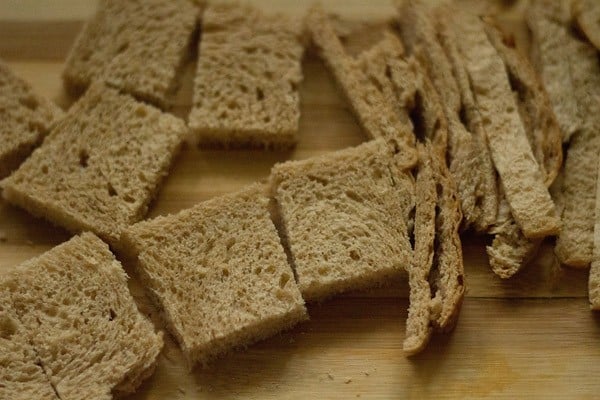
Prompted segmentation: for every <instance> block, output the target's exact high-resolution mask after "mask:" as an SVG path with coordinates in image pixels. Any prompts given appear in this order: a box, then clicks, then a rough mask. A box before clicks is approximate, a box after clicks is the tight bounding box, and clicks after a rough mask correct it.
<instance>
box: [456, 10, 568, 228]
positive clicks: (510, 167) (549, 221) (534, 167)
mask: <svg viewBox="0 0 600 400" xmlns="http://www.w3.org/2000/svg"><path fill="white" fill-rule="evenodd" d="M452 18H453V21H454V23H453V26H454V27H455V29H456V31H457V33H458V37H459V38H460V39H461V40H459V41H458V45H459V50H460V52H461V54H462V55H463V56H464V62H465V68H466V70H467V73H468V75H469V78H470V81H471V83H472V85H473V89H474V94H475V101H476V103H477V106H478V109H479V113H480V114H481V117H482V124H483V128H484V130H485V133H486V137H487V139H488V143H489V146H490V152H491V155H492V160H493V161H494V165H495V167H496V170H497V171H498V174H499V176H500V178H501V181H502V185H503V188H504V192H505V194H506V198H507V200H508V203H509V204H510V207H511V210H512V213H513V216H514V218H515V220H516V221H517V223H518V224H519V226H520V227H521V229H522V231H523V234H524V235H525V237H527V238H530V239H536V238H542V237H545V236H549V235H554V234H557V233H558V232H559V230H560V220H559V218H558V215H557V214H556V210H555V207H554V203H553V202H552V199H551V198H550V194H549V192H548V189H547V188H546V186H545V185H544V177H543V176H542V174H541V171H540V168H539V166H538V164H537V162H536V161H535V158H534V156H533V152H532V149H531V146H530V145H529V142H528V140H527V135H526V133H525V128H524V126H523V123H522V122H521V118H520V116H519V113H518V109H517V107H518V106H517V104H516V101H515V99H514V97H513V95H512V91H511V88H510V84H509V81H508V77H507V76H506V70H505V67H504V63H503V61H502V59H501V58H500V57H499V56H498V54H497V52H496V50H495V48H494V47H493V46H492V45H491V43H490V42H489V40H488V38H487V35H486V33H485V29H484V27H483V23H482V21H481V20H480V19H479V18H478V17H477V16H475V15H472V14H469V13H468V12H465V11H459V10H455V11H454V13H453V15H452ZM524 188H527V190H526V191H525V190H523V189H524Z"/></svg>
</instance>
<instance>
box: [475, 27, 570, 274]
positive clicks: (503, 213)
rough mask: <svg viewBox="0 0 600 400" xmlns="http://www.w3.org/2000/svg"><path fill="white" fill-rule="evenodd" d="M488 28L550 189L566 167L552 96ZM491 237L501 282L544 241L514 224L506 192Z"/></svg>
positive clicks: (490, 249)
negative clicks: (551, 100)
mask: <svg viewBox="0 0 600 400" xmlns="http://www.w3.org/2000/svg"><path fill="white" fill-rule="evenodd" d="M484 27H485V30H486V33H487V35H488V39H489V40H490V42H491V43H492V45H493V46H494V48H495V49H496V51H498V55H499V56H500V57H501V58H502V60H503V62H504V65H505V68H506V72H507V74H508V78H509V82H510V84H511V88H512V91H513V94H514V97H515V99H516V101H517V105H518V110H519V115H520V117H521V121H522V122H523V125H524V127H525V132H526V133H527V138H528V141H529V145H530V146H531V149H532V150H533V154H534V156H535V159H536V161H537V163H538V165H539V167H540V170H541V172H542V175H543V176H544V178H545V184H546V186H547V187H550V185H551V184H552V183H553V182H554V179H555V178H556V176H557V175H558V173H559V171H560V167H561V165H562V138H561V131H560V127H559V126H558V122H557V121H556V118H555V117H554V113H553V112H552V107H551V105H550V101H549V99H548V96H547V94H546V92H545V90H544V89H543V87H542V84H541V82H539V80H538V77H537V76H536V73H535V71H534V70H533V68H532V67H531V65H530V64H529V62H528V61H527V60H526V59H524V58H523V57H522V56H521V55H520V54H519V53H518V52H517V50H516V49H515V48H514V41H512V40H511V38H510V37H508V36H506V35H504V34H503V33H502V32H501V31H500V30H499V28H498V27H497V25H496V23H495V21H494V20H492V19H489V18H488V19H486V23H485V24H484ZM559 215H560V214H559ZM490 233H493V234H494V235H495V237H494V240H493V242H492V245H491V246H488V247H487V248H486V250H487V253H488V257H489V261H490V266H491V267H492V270H493V271H494V272H495V273H496V274H497V275H498V276H500V277H501V278H510V277H511V276H513V275H514V274H515V273H517V272H518V271H519V270H521V268H523V267H524V266H525V265H526V264H527V263H528V262H529V260H530V259H531V258H532V257H533V256H534V255H535V254H536V252H537V249H538V248H539V244H540V240H538V239H531V240H530V239H527V238H526V237H525V236H524V235H523V232H521V230H520V228H519V226H518V224H517V223H516V222H515V221H514V218H513V216H512V213H511V211H510V207H509V204H508V202H507V200H506V197H505V196H504V192H503V191H502V193H501V202H500V206H499V212H498V220H497V221H496V224H495V226H494V227H493V228H492V229H491V230H490Z"/></svg>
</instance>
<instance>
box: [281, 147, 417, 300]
mask: <svg viewBox="0 0 600 400" xmlns="http://www.w3.org/2000/svg"><path fill="white" fill-rule="evenodd" d="M271 187H272V193H273V197H274V198H275V199H276V201H277V206H278V209H279V215H280V216H281V219H282V226H283V231H284V236H285V237H286V241H287V243H288V245H289V249H290V251H291V257H292V260H293V265H294V267H295V270H296V276H297V278H298V285H299V287H300V290H301V292H302V295H303V296H304V298H305V299H306V300H307V301H315V300H321V299H324V298H326V297H329V296H332V295H334V294H337V293H340V292H344V291H348V290H354V289H362V288H367V287H370V286H374V285H380V284H384V283H386V282H388V281H389V280H390V279H391V278H394V277H397V276H399V275H401V274H402V271H403V269H404V268H406V267H407V266H408V264H409V263H410V262H411V260H412V251H411V248H410V243H409V240H408V235H407V228H406V223H405V219H406V218H407V214H406V213H407V210H408V209H412V207H413V204H412V201H413V200H412V199H413V193H414V189H413V181H412V177H410V176H409V173H408V172H406V171H403V170H402V169H401V168H400V167H399V166H398V163H397V162H396V155H395V154H394V153H393V151H392V149H391V148H390V147H389V146H388V145H387V143H386V142H385V140H384V139H378V140H375V141H371V142H368V143H365V144H362V145H360V146H357V147H354V148H350V149H346V150H341V151H337V152H335V153H331V154H326V155H323V156H320V157H316V158H312V159H307V160H302V161H290V162H286V163H283V164H278V165H276V166H275V167H273V170H272V171H271Z"/></svg>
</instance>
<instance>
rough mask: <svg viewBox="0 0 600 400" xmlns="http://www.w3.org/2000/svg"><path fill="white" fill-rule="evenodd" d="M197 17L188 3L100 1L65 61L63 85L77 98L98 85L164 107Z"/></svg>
mask: <svg viewBox="0 0 600 400" xmlns="http://www.w3.org/2000/svg"><path fill="white" fill-rule="evenodd" d="M198 15H199V7H197V4H196V3H195V2H193V1H191V0H128V1H122V0H101V1H100V2H99V4H98V8H97V10H96V13H95V14H94V16H93V17H92V18H91V19H90V20H89V21H88V22H87V23H86V24H85V26H84V27H83V30H82V31H81V33H80V34H79V36H78V37H77V39H76V40H75V44H74V45H73V48H72V49H71V51H70V53H69V55H68V57H67V61H66V65H65V69H64V72H63V79H64V83H65V86H66V87H67V89H69V90H70V91H71V92H74V93H78V92H81V91H83V90H84V89H86V88H87V87H88V86H89V85H90V83H92V82H93V81H96V80H101V81H103V82H105V83H107V84H109V85H111V86H114V87H117V88H119V89H121V90H123V91H125V92H127V93H130V94H133V95H134V96H136V97H139V98H141V99H143V100H147V101H149V102H153V103H155V104H157V105H160V106H164V107H166V106H168V105H169V103H170V101H171V97H172V95H173V94H174V93H175V91H176V89H177V78H178V72H179V70H180V68H181V67H182V66H183V63H184V61H185V60H186V59H187V58H188V56H189V54H190V44H191V41H192V38H193V36H194V31H195V30H196V23H197V18H198Z"/></svg>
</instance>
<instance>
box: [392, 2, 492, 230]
mask: <svg viewBox="0 0 600 400" xmlns="http://www.w3.org/2000/svg"><path fill="white" fill-rule="evenodd" d="M399 15H400V27H401V32H402V37H403V39H404V42H405V44H406V45H407V47H408V49H409V50H410V52H411V53H412V54H413V55H414V56H415V57H417V58H418V59H419V60H420V61H421V64H422V65H424V66H425V68H426V70H427V74H428V76H430V77H431V82H432V85H433V87H434V89H435V90H436V91H437V92H438V94H439V98H440V101H441V104H442V108H443V112H444V114H445V117H446V120H447V125H448V151H447V152H448V162H449V168H450V171H451V173H452V175H453V177H454V180H455V181H456V183H457V185H458V191H459V194H460V200H461V208H462V210H463V213H464V215H465V219H464V224H465V226H466V227H469V226H470V227H473V228H474V229H476V230H478V231H486V230H487V229H488V227H489V226H490V225H491V224H493V223H494V221H495V219H496V212H497V208H498V199H497V192H496V176H495V171H494V168H493V164H492V161H491V157H490V155H489V150H488V148H487V144H486V139H485V135H484V133H483V130H482V127H481V121H480V119H479V118H478V114H477V111H476V107H475V101H474V98H473V93H472V89H471V87H470V83H469V80H468V77H467V75H466V71H465V70H464V66H463V65H462V63H461V62H460V61H461V59H462V56H460V55H459V54H458V49H457V47H456V39H455V37H454V34H453V32H452V29H451V27H449V26H448V23H447V20H446V19H447V18H446V16H447V10H445V9H443V8H442V9H433V10H432V9H430V8H429V7H428V6H427V5H426V4H425V3H424V2H422V1H416V0H411V1H405V2H403V3H402V5H401V6H400V8H399Z"/></svg>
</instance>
